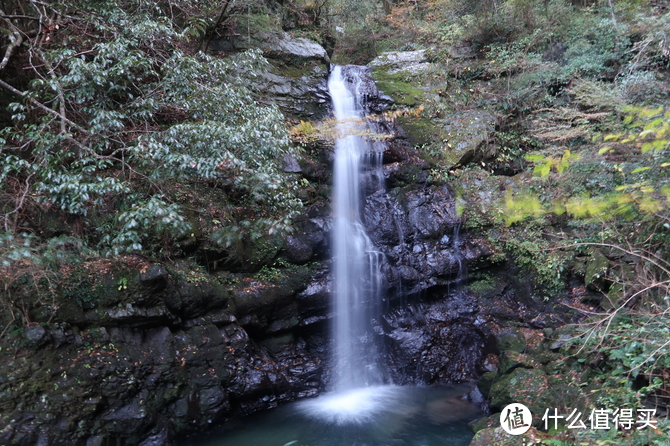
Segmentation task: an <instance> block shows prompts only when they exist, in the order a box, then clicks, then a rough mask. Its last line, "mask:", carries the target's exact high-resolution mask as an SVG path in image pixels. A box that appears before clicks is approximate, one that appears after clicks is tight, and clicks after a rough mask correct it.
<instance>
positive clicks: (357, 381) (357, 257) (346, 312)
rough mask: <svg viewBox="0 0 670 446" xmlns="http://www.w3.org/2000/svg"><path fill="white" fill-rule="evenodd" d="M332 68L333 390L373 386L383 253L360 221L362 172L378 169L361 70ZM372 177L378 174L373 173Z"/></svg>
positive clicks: (378, 157)
mask: <svg viewBox="0 0 670 446" xmlns="http://www.w3.org/2000/svg"><path fill="white" fill-rule="evenodd" d="M345 69H346V73H345V71H344V70H343V68H342V67H340V66H336V67H334V69H333V71H332V73H331V76H330V79H329V81H328V88H329V91H330V94H331V97H332V100H333V108H334V111H335V118H336V119H337V120H338V125H337V133H338V138H337V139H336V141H335V166H334V175H333V177H334V180H333V211H334V215H333V217H334V229H333V272H334V281H335V296H334V297H335V299H334V300H335V303H334V309H335V318H334V341H335V355H334V356H335V357H334V361H335V368H334V375H335V376H334V389H335V390H336V391H342V390H347V389H351V388H357V387H363V386H366V385H371V384H377V383H379V382H380V380H381V377H380V376H381V373H380V371H379V368H378V367H377V366H376V364H375V362H376V359H377V357H378V354H377V351H376V349H375V342H374V339H373V338H374V336H373V332H372V326H371V323H370V321H371V319H372V317H373V315H374V311H375V309H376V308H378V305H379V302H380V300H381V291H382V290H381V288H382V283H383V277H382V274H381V270H380V261H381V259H382V253H381V252H379V251H378V250H377V249H376V248H375V247H374V245H373V244H372V242H371V240H370V238H369V237H368V235H367V234H366V232H365V228H364V227H363V224H362V222H361V216H360V214H361V206H362V202H361V197H360V195H361V173H362V171H363V169H364V168H366V170H368V171H374V170H375V168H376V167H377V166H378V165H380V164H381V153H383V149H381V150H380V148H379V145H373V144H371V143H369V142H367V141H366V140H365V139H364V138H363V137H361V136H360V133H361V132H360V130H361V127H363V124H362V119H363V117H364V109H363V104H362V96H363V95H362V93H361V88H362V82H363V79H362V78H361V76H360V71H359V70H362V69H363V68H361V67H353V66H349V67H346V68H345ZM376 176H377V178H379V177H380V175H379V174H378V173H377V175H376Z"/></svg>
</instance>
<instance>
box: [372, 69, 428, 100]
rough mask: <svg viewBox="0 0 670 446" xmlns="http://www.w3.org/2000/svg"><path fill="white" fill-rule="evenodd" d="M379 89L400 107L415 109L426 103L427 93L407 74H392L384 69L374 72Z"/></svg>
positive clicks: (373, 75)
mask: <svg viewBox="0 0 670 446" xmlns="http://www.w3.org/2000/svg"><path fill="white" fill-rule="evenodd" d="M372 77H373V78H374V79H375V81H376V83H377V89H379V90H380V91H382V92H384V94H386V95H388V96H391V97H392V98H393V100H394V101H395V102H396V104H398V105H405V106H408V107H415V106H418V105H420V104H423V103H424V102H426V92H425V91H423V90H421V89H419V88H417V87H416V86H415V83H414V82H413V81H412V77H411V76H408V75H407V74H406V73H394V74H391V73H389V72H388V71H386V70H383V69H375V70H373V71H372Z"/></svg>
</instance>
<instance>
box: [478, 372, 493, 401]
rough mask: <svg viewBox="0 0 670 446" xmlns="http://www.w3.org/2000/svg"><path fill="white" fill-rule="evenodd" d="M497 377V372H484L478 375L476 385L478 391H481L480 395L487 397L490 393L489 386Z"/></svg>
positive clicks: (491, 385)
mask: <svg viewBox="0 0 670 446" xmlns="http://www.w3.org/2000/svg"><path fill="white" fill-rule="evenodd" d="M497 377H498V372H486V373H484V374H483V375H482V376H480V377H479V380H478V381H477V387H478V388H479V391H480V392H482V395H484V396H486V397H488V396H489V395H490V394H491V387H493V383H494V382H495V380H496V378H497Z"/></svg>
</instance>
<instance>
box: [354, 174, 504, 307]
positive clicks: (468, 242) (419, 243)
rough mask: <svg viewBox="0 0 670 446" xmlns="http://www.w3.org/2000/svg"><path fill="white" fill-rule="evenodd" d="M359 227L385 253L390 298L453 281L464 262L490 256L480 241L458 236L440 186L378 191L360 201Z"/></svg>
mask: <svg viewBox="0 0 670 446" xmlns="http://www.w3.org/2000/svg"><path fill="white" fill-rule="evenodd" d="M364 224H365V227H366V229H367V231H368V234H369V235H370V238H371V239H372V240H373V241H374V243H375V245H376V246H377V247H378V248H380V249H381V250H382V251H383V252H384V254H385V255H386V258H387V260H388V268H387V276H388V282H389V285H390V287H391V288H392V294H400V295H407V294H410V295H411V294H416V293H418V292H421V291H424V290H426V289H429V288H431V287H433V286H436V285H439V284H444V283H448V282H450V281H453V280H457V279H458V275H459V273H463V271H465V269H466V268H467V265H468V264H472V263H475V262H480V263H481V262H485V261H486V258H487V257H488V256H489V255H490V254H491V249H490V247H489V246H488V244H487V243H486V242H484V241H483V240H476V239H473V238H472V237H470V236H461V235H460V218H459V217H458V216H457V215H456V207H455V201H454V199H453V196H452V194H451V193H450V192H449V190H448V189H446V188H445V187H441V188H434V187H422V188H416V189H410V190H395V191H391V192H390V193H387V192H385V191H378V192H376V193H374V194H372V195H370V196H368V197H367V199H366V203H365V218H364Z"/></svg>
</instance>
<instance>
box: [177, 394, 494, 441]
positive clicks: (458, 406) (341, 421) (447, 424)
mask: <svg viewBox="0 0 670 446" xmlns="http://www.w3.org/2000/svg"><path fill="white" fill-rule="evenodd" d="M468 390H469V387H468V386H464V385H454V386H443V387H412V386H372V387H363V388H359V389H352V390H346V391H342V392H337V393H327V394H324V395H322V396H319V397H317V398H311V399H305V400H301V401H297V402H294V403H291V404H287V405H285V406H282V407H280V408H277V409H273V410H270V411H267V412H263V413H258V414H255V415H252V416H249V417H245V418H241V419H239V420H235V421H234V422H230V423H228V424H227V425H224V426H223V427H222V428H220V429H218V430H215V431H213V432H211V433H209V434H207V435H205V436H200V437H195V438H191V439H189V440H187V441H186V442H184V443H183V444H182V446H467V445H468V444H469V443H470V440H471V439H472V437H473V434H472V432H471V431H470V429H469V428H468V427H467V423H468V422H469V421H471V420H473V419H476V418H478V417H479V416H481V415H482V414H481V412H480V411H479V408H478V406H476V405H474V404H472V403H470V402H469V401H466V400H464V399H463V395H464V394H466V393H467V392H468Z"/></svg>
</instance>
